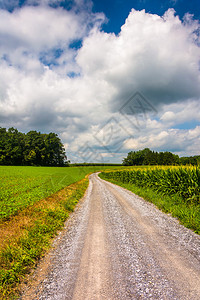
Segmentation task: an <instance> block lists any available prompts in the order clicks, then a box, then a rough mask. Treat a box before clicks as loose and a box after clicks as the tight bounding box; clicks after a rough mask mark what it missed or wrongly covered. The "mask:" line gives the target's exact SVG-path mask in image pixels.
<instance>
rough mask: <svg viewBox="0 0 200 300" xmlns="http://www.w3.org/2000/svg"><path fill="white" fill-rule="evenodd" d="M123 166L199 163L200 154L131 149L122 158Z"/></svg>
mask: <svg viewBox="0 0 200 300" xmlns="http://www.w3.org/2000/svg"><path fill="white" fill-rule="evenodd" d="M122 164H123V165H124V166H138V165H199V164H200V156H198V155H197V156H191V157H179V156H178V155H175V154H173V153H171V152H168V151H166V152H156V151H151V150H150V149H149V148H145V149H143V150H139V151H131V152H129V153H128V155H127V157H126V158H124V159H123V163H122Z"/></svg>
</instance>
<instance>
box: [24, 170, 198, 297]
mask: <svg viewBox="0 0 200 300" xmlns="http://www.w3.org/2000/svg"><path fill="white" fill-rule="evenodd" d="M41 269H43V270H38V271H37V272H36V280H35V282H34V283H33V285H32V286H31V287H29V288H28V289H27V290H26V292H25V293H24V294H23V296H22V297H21V299H26V300H27V299H52V300H55V299H59V300H61V299H63V300H64V299H73V300H79V299H82V300H86V299H88V300H96V299H99V300H101V299H108V300H109V299H110V300H111V299H112V300H117V299H120V300H124V299H159V300H160V299H173V300H174V299H179V300H180V299H181V300H184V299H187V300H192V299H197V300H199V299H200V237H199V236H198V235H196V234H194V233H193V232H192V231H190V230H189V229H186V228H184V227H183V226H181V225H180V224H179V223H178V221H177V220H175V219H173V218H172V217H170V216H168V215H166V214H163V213H162V212H161V211H159V210H158V209H157V208H155V206H154V205H152V204H150V203H148V202H146V201H144V200H143V199H142V198H140V197H138V196H136V195H134V194H133V193H131V192H130V191H127V190H125V189H123V188H121V187H118V186H116V185H113V184H111V183H109V182H106V181H103V180H101V179H100V178H99V177H98V176H97V174H93V175H91V176H90V185H89V188H88V190H87V193H86V196H85V197H84V201H82V203H81V204H80V205H79V207H78V208H77V210H76V211H75V213H74V214H72V217H71V218H70V219H69V220H68V221H67V223H66V229H65V230H64V231H63V233H62V234H61V235H60V236H59V237H58V238H57V240H56V242H55V248H54V249H53V250H52V251H51V253H50V254H49V256H48V258H47V259H46V265H45V271H44V268H43V267H41Z"/></svg>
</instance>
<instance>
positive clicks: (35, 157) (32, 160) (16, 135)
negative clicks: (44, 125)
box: [0, 127, 69, 166]
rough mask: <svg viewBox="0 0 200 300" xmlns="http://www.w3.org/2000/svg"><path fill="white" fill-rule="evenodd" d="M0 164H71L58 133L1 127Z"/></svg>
mask: <svg viewBox="0 0 200 300" xmlns="http://www.w3.org/2000/svg"><path fill="white" fill-rule="evenodd" d="M0 165H40V166H64V165H69V161H67V157H66V154H65V149H64V146H63V144H62V142H61V140H60V138H59V137H58V135H57V134H56V133H52V132H51V133H49V134H41V133H40V132H37V131H29V132H28V133H27V134H24V133H21V132H19V131H18V130H17V129H15V128H13V127H12V128H9V129H8V130H6V128H0Z"/></svg>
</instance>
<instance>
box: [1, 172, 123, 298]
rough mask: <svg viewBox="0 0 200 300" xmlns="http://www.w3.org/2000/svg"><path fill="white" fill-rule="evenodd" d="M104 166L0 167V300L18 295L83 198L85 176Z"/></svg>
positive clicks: (85, 182)
mask: <svg viewBox="0 0 200 300" xmlns="http://www.w3.org/2000/svg"><path fill="white" fill-rule="evenodd" d="M115 168H116V167H109V169H115ZM118 168H119V167H118ZM105 169H108V167H102V166H101V167H100V166H98V167H96V166H91V167H68V168H54V167H8V166H0V299H15V298H16V297H18V296H19V291H20V288H19V286H20V283H21V282H23V280H24V278H25V277H26V275H27V274H28V273H29V272H30V271H31V270H32V269H33V268H34V266H35V265H36V264H37V262H38V260H39V259H40V258H41V257H42V256H43V255H44V254H45V253H46V251H47V250H48V249H49V247H50V245H51V240H52V238H53V237H54V236H55V235H56V233H57V232H58V230H60V229H61V228H62V227H63V225H64V222H65V220H66V219H67V218H68V216H69V214H70V212H72V211H73V210H74V207H75V206H76V204H77V203H78V201H79V200H80V199H81V198H82V197H83V195H84V193H85V191H86V189H87V186H88V178H87V174H90V173H93V172H97V171H99V170H105Z"/></svg>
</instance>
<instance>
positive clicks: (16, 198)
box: [0, 166, 116, 219]
mask: <svg viewBox="0 0 200 300" xmlns="http://www.w3.org/2000/svg"><path fill="white" fill-rule="evenodd" d="M106 168H108V167H102V166H101V167H100V166H98V167H96V166H91V167H21V166H20V167H14V166H0V219H5V218H8V217H10V216H12V215H14V214H16V213H17V212H18V211H19V210H21V209H23V208H25V207H27V206H29V205H32V204H33V203H35V202H36V201H38V200H40V199H43V198H46V197H48V196H49V195H52V194H54V193H55V192H57V191H59V190H61V189H63V188H64V187H66V186H68V185H70V184H72V183H74V182H77V181H79V180H81V179H83V178H84V177H85V176H86V175H87V174H89V173H93V172H97V171H98V170H103V169H106ZM110 168H114V167H109V169H110ZM115 168H116V167H115Z"/></svg>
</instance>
